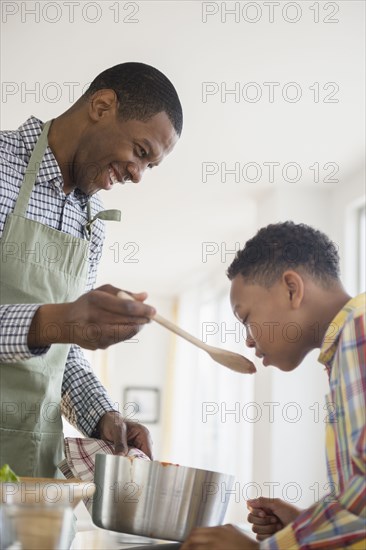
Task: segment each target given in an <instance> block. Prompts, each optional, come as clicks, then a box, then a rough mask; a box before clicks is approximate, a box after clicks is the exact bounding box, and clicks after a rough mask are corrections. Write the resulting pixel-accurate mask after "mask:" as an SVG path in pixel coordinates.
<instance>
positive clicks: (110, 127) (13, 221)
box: [0, 63, 183, 477]
mask: <svg viewBox="0 0 366 550" xmlns="http://www.w3.org/2000/svg"><path fill="white" fill-rule="evenodd" d="M182 121H183V118H182V108H181V104H180V101H179V98H178V95H177V93H176V90H175V89H174V87H173V85H172V83H171V82H170V81H169V80H168V79H167V78H166V76H164V75H163V74H162V73H161V72H160V71H158V70H157V69H155V68H153V67H150V66H149V65H145V64H142V63H124V64H120V65H117V66H115V67H112V68H110V69H107V70H106V71H104V72H103V73H101V74H100V75H99V76H97V77H96V78H95V80H94V81H93V82H92V84H91V85H90V87H89V89H88V90H87V92H86V93H85V94H84V95H83V96H82V97H81V98H80V99H79V100H78V101H77V102H76V103H75V104H74V105H72V107H71V108H70V109H69V110H67V111H66V112H65V113H63V114H62V115H61V116H59V117H57V118H55V119H54V120H53V121H50V122H48V123H46V124H43V123H42V122H41V121H40V120H38V119H36V118H34V117H31V118H30V119H28V120H27V121H26V122H25V123H24V124H23V125H22V126H21V127H20V128H19V129H18V130H17V131H14V132H1V137H0V205H1V207H0V235H1V236H2V240H1V306H0V308H1V309H0V323H1V336H0V382H1V384H0V392H1V418H0V465H1V464H2V463H9V464H10V466H11V467H12V468H13V470H14V471H15V472H16V473H17V474H18V475H23V476H24V475H28V476H45V477H50V476H55V475H56V474H57V464H58V463H59V462H60V460H61V459H62V450H63V437H62V424H61V415H60V404H61V395H62V411H63V414H64V415H65V417H66V418H67V419H68V420H69V421H70V422H71V423H72V424H73V425H75V426H76V427H77V428H78V429H79V430H80V431H81V432H82V433H84V434H85V435H88V436H94V437H100V438H102V439H105V440H109V441H112V442H113V443H114V445H115V450H116V452H122V453H126V451H127V446H128V445H130V446H135V447H139V448H140V449H142V450H143V451H144V452H145V453H147V454H148V455H149V456H150V457H151V442H150V437H149V433H148V430H147V429H146V428H145V427H144V426H141V425H139V424H137V423H131V422H127V421H126V422H125V421H124V420H123V417H122V415H121V414H120V413H119V412H118V411H115V410H114V406H113V403H112V401H111V400H110V399H109V397H108V395H107V393H106V391H105V389H104V388H103V386H102V385H101V384H100V382H99V381H98V380H97V378H96V377H95V375H94V374H93V371H92V370H91V368H90V366H89V364H88V363H87V361H86V360H85V358H84V356H83V353H82V351H81V349H80V348H82V347H83V348H88V349H97V348H102V349H105V348H107V347H108V346H109V345H111V344H114V343H117V342H120V341H122V340H125V339H128V338H130V337H132V336H133V335H135V334H136V333H137V332H138V330H140V328H141V327H142V326H143V325H144V324H145V323H147V322H149V320H150V319H151V317H152V316H153V315H154V314H155V310H154V309H153V308H151V307H149V306H147V305H145V304H144V303H143V302H144V300H145V299H146V296H147V295H146V293H141V294H135V295H134V297H135V298H136V300H137V301H134V302H132V301H129V300H122V299H121V298H119V297H117V293H118V291H119V289H117V288H114V287H112V286H108V285H107V286H103V287H100V288H98V289H95V290H91V289H92V288H93V285H94V283H95V279H96V269H97V265H98V262H99V260H100V256H101V251H102V244H103V238H104V226H103V222H102V219H113V218H116V211H106V212H100V211H101V209H102V206H101V202H100V199H99V196H98V191H100V190H103V189H104V190H107V191H108V190H110V189H112V188H113V187H114V186H115V185H116V184H117V183H125V182H126V181H132V182H134V183H138V182H139V181H140V179H141V177H142V175H143V173H144V171H145V170H146V168H153V167H155V166H157V165H158V164H160V163H161V162H162V161H163V159H164V158H165V156H166V155H167V154H169V153H170V152H171V151H172V150H173V148H174V146H175V144H176V142H177V140H178V138H179V136H180V134H181V131H182ZM86 291H87V292H86Z"/></svg>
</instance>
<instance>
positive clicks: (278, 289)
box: [230, 274, 313, 371]
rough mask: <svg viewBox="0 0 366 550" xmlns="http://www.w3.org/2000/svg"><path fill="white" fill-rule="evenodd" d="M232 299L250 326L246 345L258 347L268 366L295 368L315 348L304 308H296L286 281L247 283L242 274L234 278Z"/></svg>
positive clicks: (258, 353)
mask: <svg viewBox="0 0 366 550" xmlns="http://www.w3.org/2000/svg"><path fill="white" fill-rule="evenodd" d="M230 300H231V307H232V309H233V312H234V315H235V316H236V317H237V318H238V319H239V320H240V321H241V322H242V323H243V324H244V325H245V327H246V331H247V338H246V345H247V346H248V347H250V348H255V354H256V356H257V357H260V358H262V362H263V365H264V366H265V367H266V366H268V365H272V366H275V367H278V368H279V369H280V370H283V371H291V370H293V369H294V368H296V367H297V366H298V365H299V364H300V363H301V361H302V360H303V359H304V357H305V355H306V354H307V353H308V352H309V351H310V349H311V347H313V346H311V345H310V344H309V334H308V333H307V331H304V328H303V327H304V326H306V322H305V318H304V313H303V311H302V308H300V309H294V308H293V307H292V305H291V299H290V293H289V291H288V288H287V286H286V284H285V283H284V282H283V281H282V280H280V281H278V282H276V283H275V284H274V285H273V286H271V287H270V288H266V287H263V286H260V285H258V284H253V283H251V284H250V283H247V282H246V281H245V279H244V278H243V277H242V275H240V274H239V275H237V276H236V277H235V278H234V279H233V280H232V284H231V294H230Z"/></svg>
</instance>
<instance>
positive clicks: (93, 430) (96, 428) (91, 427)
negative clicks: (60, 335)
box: [61, 346, 152, 458]
mask: <svg viewBox="0 0 366 550" xmlns="http://www.w3.org/2000/svg"><path fill="white" fill-rule="evenodd" d="M118 408H119V406H118V404H117V403H112V401H111V399H110V398H109V397H108V394H107V392H106V390H105V388H104V387H103V386H102V384H101V383H100V382H99V380H98V378H97V377H96V376H95V374H94V371H93V370H92V368H91V367H90V365H89V363H88V361H87V360H86V359H85V357H84V354H83V352H82V350H81V349H80V348H79V347H78V346H71V349H70V352H69V355H68V358H67V362H66V368H65V372H64V377H63V381H62V401H61V411H62V414H63V415H64V416H65V418H66V419H67V420H68V422H70V424H72V425H73V426H75V427H76V428H77V429H78V430H80V431H81V432H82V433H83V434H84V435H86V436H89V437H98V438H99V439H103V440H105V441H110V442H112V443H113V444H114V448H115V452H116V453H118V454H126V453H127V452H128V448H129V447H136V448H138V449H141V451H143V452H144V453H145V454H146V455H147V456H148V457H149V458H152V441H151V438H150V434H149V431H148V429H147V428H146V427H145V426H143V425H142V424H140V423H139V422H131V421H125V419H124V418H123V415H122V414H121V413H120V412H118Z"/></svg>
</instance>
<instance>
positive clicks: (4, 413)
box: [0, 121, 120, 477]
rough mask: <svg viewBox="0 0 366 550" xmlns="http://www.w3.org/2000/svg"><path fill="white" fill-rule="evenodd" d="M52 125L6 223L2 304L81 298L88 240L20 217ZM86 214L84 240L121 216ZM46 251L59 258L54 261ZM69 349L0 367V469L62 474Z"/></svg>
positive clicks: (56, 347)
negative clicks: (99, 222)
mask: <svg viewBox="0 0 366 550" xmlns="http://www.w3.org/2000/svg"><path fill="white" fill-rule="evenodd" d="M51 122H52V121H49V122H47V123H46V124H45V125H44V128H43V131H42V134H41V135H40V137H39V139H38V141H37V144H36V146H35V148H34V151H33V153H32V156H31V158H30V160H29V164H28V166H27V170H26V173H25V175H24V179H23V183H22V186H21V188H20V192H19V196H18V199H17V201H16V205H15V209H14V212H13V213H12V214H9V215H8V217H7V219H6V223H5V227H4V233H3V236H2V244H1V246H2V250H14V244H15V245H16V247H15V248H16V250H17V252H16V253H12V254H8V255H5V254H2V255H1V256H2V257H1V260H0V269H1V283H0V285H1V286H0V293H1V303H2V304H32V303H40V304H41V303H45V304H47V303H63V302H70V301H73V300H75V299H76V298H77V297H78V296H80V294H82V293H83V292H84V291H85V286H86V280H87V272H88V250H89V241H88V240H87V239H81V238H78V237H73V236H71V235H68V234H67V233H63V232H61V231H57V230H56V229H52V228H51V227H48V226H46V225H43V224H42V223H40V222H38V221H34V220H31V219H29V218H26V212H27V207H28V202H29V198H30V195H31V192H32V189H33V186H34V184H35V181H36V176H37V173H38V170H39V166H40V164H41V161H42V158H43V155H44V152H45V150H46V148H47V145H48V142H47V135H48V130H49V127H50V125H51ZM88 215H89V221H88V224H87V227H86V230H88V231H89V233H90V231H91V224H92V222H93V221H94V220H95V219H96V218H97V217H100V218H103V219H118V216H119V215H120V213H119V212H118V211H104V212H100V213H99V214H97V216H95V217H94V218H93V219H91V218H90V207H88ZM89 236H90V235H89ZM7 246H9V247H10V248H6V247H7ZM49 247H51V248H49ZM32 251H33V253H32ZM35 251H36V252H35ZM52 251H56V252H57V254H55V255H54V256H52V254H51V252H52ZM14 330H17V327H14ZM48 330H50V331H51V332H52V333H53V334H54V333H57V330H58V328H57V326H53V327H51V326H50V327H48ZM69 349H70V345H68V344H53V345H51V347H50V349H49V350H48V351H47V353H45V354H43V355H41V356H34V357H32V358H31V359H27V360H19V361H18V362H16V363H8V364H6V363H5V364H0V402H1V415H0V466H1V465H2V464H4V463H7V464H9V465H10V467H11V468H12V469H13V470H14V471H15V472H16V473H17V474H18V475H21V476H32V477H56V476H57V475H60V473H59V472H58V469H57V464H59V463H60V461H61V460H62V459H63V433H62V420H61V386H62V378H63V373H64V368H65V363H66V359H67V355H68V353H69Z"/></svg>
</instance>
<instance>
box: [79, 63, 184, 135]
mask: <svg viewBox="0 0 366 550" xmlns="http://www.w3.org/2000/svg"><path fill="white" fill-rule="evenodd" d="M103 89H111V90H114V91H115V93H116V95H117V98H118V101H119V114H120V116H121V118H122V119H123V120H131V119H135V120H141V121H143V122H146V121H147V120H149V119H150V118H152V117H153V116H154V115H156V114H158V113H161V112H165V113H166V114H167V116H168V118H169V120H170V122H171V124H172V126H173V128H174V130H175V131H176V133H177V135H178V136H180V135H181V133H182V126H183V111H182V106H181V103H180V101H179V97H178V94H177V92H176V89H175V88H174V86H173V84H172V83H171V82H170V80H169V79H168V78H167V77H166V76H165V75H164V74H163V73H162V72H160V71H159V70H158V69H155V67H152V66H151V65H146V63H136V62H129V63H120V64H119V65H115V66H114V67H110V68H109V69H106V70H105V71H103V72H102V73H100V74H99V75H98V76H97V77H96V78H95V79H94V80H93V82H92V83H91V84H90V86H89V88H88V89H87V91H86V92H85V94H84V99H88V98H89V97H90V96H91V95H92V94H94V93H95V92H97V91H98V90H103Z"/></svg>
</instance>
